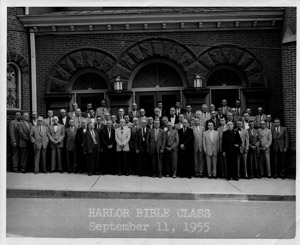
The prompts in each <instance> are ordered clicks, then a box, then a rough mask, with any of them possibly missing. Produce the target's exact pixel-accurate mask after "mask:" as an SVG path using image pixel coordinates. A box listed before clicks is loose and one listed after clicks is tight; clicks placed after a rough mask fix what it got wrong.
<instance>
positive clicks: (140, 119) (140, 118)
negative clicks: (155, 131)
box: [138, 116, 148, 125]
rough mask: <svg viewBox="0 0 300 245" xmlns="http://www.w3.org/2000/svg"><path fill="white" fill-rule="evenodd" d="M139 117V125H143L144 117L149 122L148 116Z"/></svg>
mask: <svg viewBox="0 0 300 245" xmlns="http://www.w3.org/2000/svg"><path fill="white" fill-rule="evenodd" d="M138 119H139V125H141V123H142V120H143V119H144V120H146V121H147V124H148V117H146V116H145V117H143V118H142V117H139V118H138Z"/></svg>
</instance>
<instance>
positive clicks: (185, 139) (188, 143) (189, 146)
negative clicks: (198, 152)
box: [178, 128, 194, 152]
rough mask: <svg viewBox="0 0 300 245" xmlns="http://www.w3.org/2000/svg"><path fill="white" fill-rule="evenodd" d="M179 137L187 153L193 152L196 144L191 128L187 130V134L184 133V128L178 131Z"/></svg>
mask: <svg viewBox="0 0 300 245" xmlns="http://www.w3.org/2000/svg"><path fill="white" fill-rule="evenodd" d="M178 135H179V145H181V144H184V147H185V151H190V152H192V151H193V149H194V148H193V143H194V132H193V129H191V128H186V130H185V132H183V128H181V129H179V130H178Z"/></svg>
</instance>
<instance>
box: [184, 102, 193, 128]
mask: <svg viewBox="0 0 300 245" xmlns="http://www.w3.org/2000/svg"><path fill="white" fill-rule="evenodd" d="M185 109H186V112H185V113H184V114H183V116H184V118H185V119H186V120H187V121H188V123H190V122H191V121H192V119H193V118H194V117H195V114H194V113H193V112H192V106H191V105H190V104H187V105H186V106H185Z"/></svg>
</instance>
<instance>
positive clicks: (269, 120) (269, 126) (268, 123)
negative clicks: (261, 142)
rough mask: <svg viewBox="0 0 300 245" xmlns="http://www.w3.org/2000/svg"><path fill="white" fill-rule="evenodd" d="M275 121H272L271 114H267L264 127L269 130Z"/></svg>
mask: <svg viewBox="0 0 300 245" xmlns="http://www.w3.org/2000/svg"><path fill="white" fill-rule="evenodd" d="M274 127H275V123H274V122H272V116H271V115H270V114H268V115H267V121H266V128H268V129H270V130H271V131H272V130H273V129H274Z"/></svg>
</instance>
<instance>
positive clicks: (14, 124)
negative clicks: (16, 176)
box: [9, 112, 21, 173]
mask: <svg viewBox="0 0 300 245" xmlns="http://www.w3.org/2000/svg"><path fill="white" fill-rule="evenodd" d="M20 123H21V112H16V119H14V120H12V121H11V122H10V123H9V136H10V140H11V146H12V151H13V153H12V167H13V171H14V172H16V173H19V165H20V142H19V141H20V135H19V132H18V126H19V124H20Z"/></svg>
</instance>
